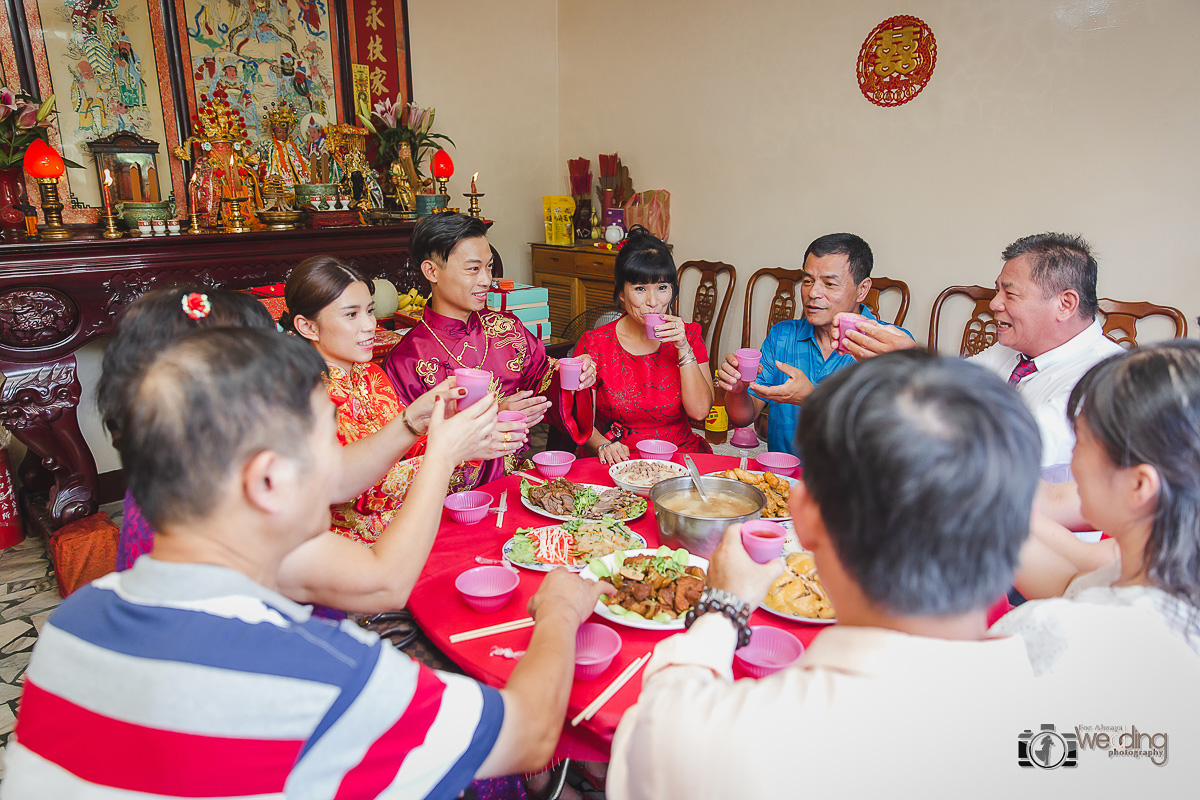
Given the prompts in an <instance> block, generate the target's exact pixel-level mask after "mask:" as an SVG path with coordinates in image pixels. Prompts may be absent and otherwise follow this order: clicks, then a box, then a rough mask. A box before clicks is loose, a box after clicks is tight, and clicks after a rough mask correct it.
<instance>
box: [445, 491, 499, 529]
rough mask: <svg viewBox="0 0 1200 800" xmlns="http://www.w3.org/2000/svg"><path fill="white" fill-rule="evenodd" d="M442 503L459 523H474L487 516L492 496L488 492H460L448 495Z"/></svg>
mask: <svg viewBox="0 0 1200 800" xmlns="http://www.w3.org/2000/svg"><path fill="white" fill-rule="evenodd" d="M442 505H444V506H445V507H446V510H447V511H449V512H450V517H451V519H453V520H454V521H455V522H457V523H458V524H459V525H474V524H475V523H477V522H479V521H480V520H482V519H483V518H484V517H486V516H487V513H488V509H489V508H491V505H492V496H491V495H490V494H488V493H487V492H458V493H456V494H451V495H447V496H446V502H444V503H443V504H442Z"/></svg>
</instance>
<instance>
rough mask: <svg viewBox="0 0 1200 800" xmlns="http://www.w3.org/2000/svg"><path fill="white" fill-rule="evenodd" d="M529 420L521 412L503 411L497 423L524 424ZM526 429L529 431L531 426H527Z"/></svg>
mask: <svg viewBox="0 0 1200 800" xmlns="http://www.w3.org/2000/svg"><path fill="white" fill-rule="evenodd" d="M527 419H529V417H527V416H525V414H524V413H523V412H521V411H501V412H500V413H499V414H497V415H496V421H497V422H522V423H523V422H525V420H527ZM525 428H526V429H528V428H529V426H528V425H526V426H525Z"/></svg>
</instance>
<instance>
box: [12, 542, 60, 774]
mask: <svg viewBox="0 0 1200 800" xmlns="http://www.w3.org/2000/svg"><path fill="white" fill-rule="evenodd" d="M61 602H62V598H61V597H59V596H58V587H57V586H56V585H55V583H54V574H53V572H52V569H51V566H50V558H49V556H47V555H46V547H45V544H44V543H43V542H42V540H41V539H37V538H30V539H26V540H25V541H24V542H21V543H20V544H18V545H16V546H14V547H10V548H9V549H7V550H4V551H2V552H0V746H2V745H4V744H7V742H8V737H9V735H10V734H11V733H12V729H13V724H14V722H15V721H16V714H17V701H18V699H19V698H20V696H21V685H22V683H24V681H25V667H27V666H28V665H29V654H30V653H31V652H32V651H33V643H34V642H35V641H37V635H38V632H40V631H41V629H42V624H43V623H44V622H45V621H46V617H48V616H50V612H51V611H53V610H54V609H55V608H57V607H58V604H59V603H61ZM3 775H4V763H3V754H2V753H0V777H3Z"/></svg>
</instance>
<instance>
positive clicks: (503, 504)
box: [496, 489, 508, 528]
mask: <svg viewBox="0 0 1200 800" xmlns="http://www.w3.org/2000/svg"><path fill="white" fill-rule="evenodd" d="M507 510H508V489H505V490H504V491H503V492H501V493H500V511H499V513H497V514H496V527H497V528H500V527H503V526H504V512H505V511H507Z"/></svg>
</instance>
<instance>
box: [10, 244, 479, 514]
mask: <svg viewBox="0 0 1200 800" xmlns="http://www.w3.org/2000/svg"><path fill="white" fill-rule="evenodd" d="M412 229H413V225H412V224H404V225H395V226H382V227H345V228H322V229H319V230H318V229H302V230H296V231H283V232H274V231H254V232H251V233H244V234H220V233H212V234H200V235H196V236H192V235H187V234H184V235H180V236H158V237H148V238H124V239H103V238H99V236H97V235H95V234H81V235H79V236H78V237H77V238H75V239H70V240H67V241H63V242H41V241H24V242H15V243H6V244H0V372H3V374H4V379H5V380H4V385H3V387H2V388H0V423H2V424H3V425H4V427H5V428H7V429H8V430H10V431H12V433H13V434H14V435H15V436H16V437H17V438H18V439H19V440H20V441H22V442H23V443H24V444H25V445H26V446H27V447H28V448H29V455H28V456H27V457H26V459H25V461H24V462H22V464H21V467H20V476H21V479H22V483H23V485H24V487H25V493H24V495H23V502H22V506H23V508H24V510H25V511H26V512H27V517H26V518H27V521H29V522H32V523H34V524H35V527H38V528H41V529H43V531H47V530H54V529H57V528H58V527H60V526H62V525H64V524H66V523H68V522H71V521H73V520H76V519H79V518H81V517H85V516H87V515H88V514H91V513H94V512H95V510H96V508H97V499H96V496H97V487H96V478H97V476H96V461H95V458H94V457H93V456H92V453H91V451H90V450H89V449H88V446H87V444H86V443H85V442H84V439H83V435H82V434H81V433H80V430H79V422H78V420H77V418H76V408H77V407H78V405H79V398H80V394H81V387H80V384H79V379H78V377H77V376H76V362H75V355H74V354H75V351H76V350H78V349H79V348H80V347H82V346H83V345H84V344H86V343H87V342H89V341H91V340H93V339H96V338H98V337H101V336H106V335H108V334H110V333H111V332H112V330H113V326H114V323H115V321H116V319H117V316H118V315H119V314H120V312H121V310H122V309H124V308H125V307H126V306H127V305H129V303H131V302H132V301H133V300H134V299H135V298H137V297H138V296H139V295H141V294H142V293H143V292H145V291H147V290H148V289H152V288H158V287H167V286H172V285H178V284H184V283H196V284H199V285H201V286H210V287H224V288H230V289H245V288H250V287H253V286H261V285H264V284H271V283H278V282H280V281H283V280H284V279H285V278H286V277H287V274H288V273H289V272H290V271H291V269H292V268H293V267H294V266H296V264H298V263H299V262H301V261H303V260H304V259H305V258H307V257H309V256H312V255H318V254H322V253H329V254H332V255H336V256H339V257H341V258H345V259H347V260H350V261H353V262H355V263H356V264H357V265H358V266H359V267H360V268H361V269H362V270H363V271H364V272H365V273H366V274H367V276H368V277H371V278H378V277H386V278H388V279H389V280H391V281H392V282H393V283H395V284H396V286H397V287H398V288H399V289H400V291H401V292H405V291H407V290H408V289H410V288H412V287H414V286H416V287H418V288H419V289H420V290H421V291H423V292H424V291H427V290H428V284H427V283H426V282H425V280H424V278H423V277H422V276H421V275H420V274H419V273H418V272H417V271H416V270H414V269H413V268H412V266H411V265H410V264H409V263H408V243H409V239H410V238H411V235H412ZM502 271H503V267H502V265H501V264H500V259H499V255H498V254H497V255H496V274H501V273H502Z"/></svg>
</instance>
